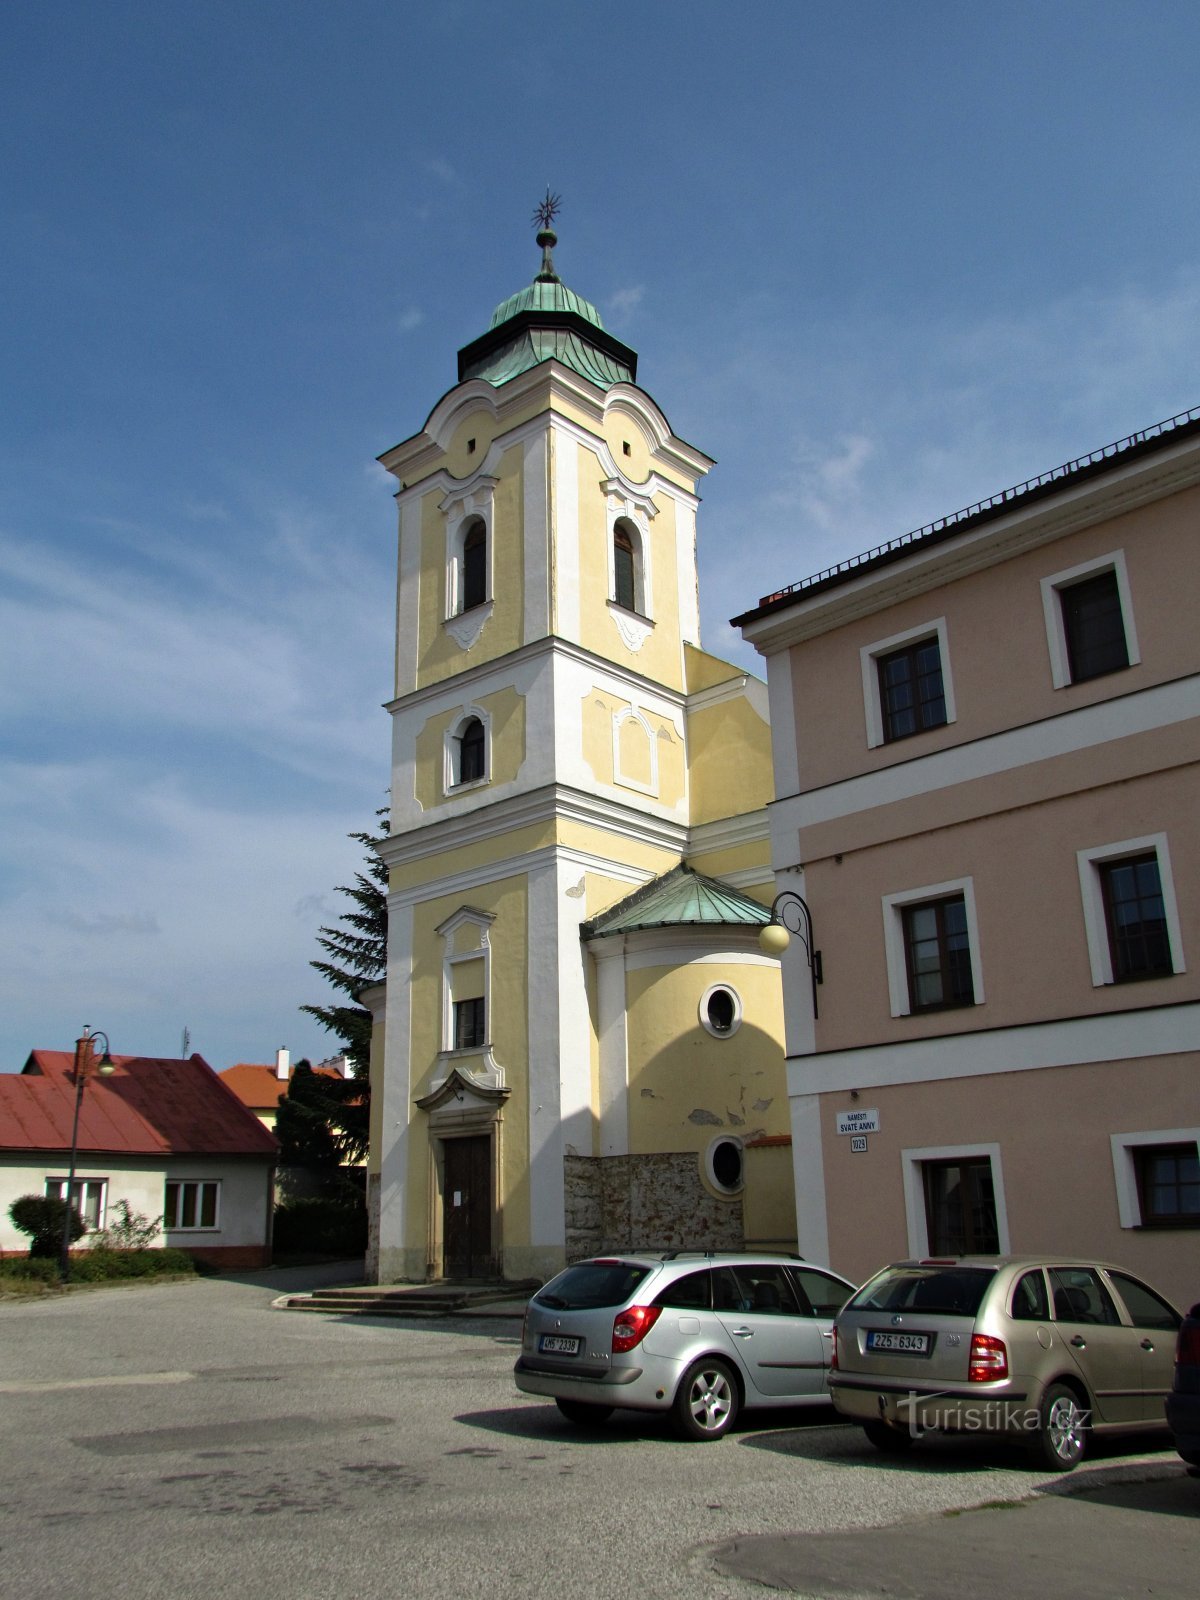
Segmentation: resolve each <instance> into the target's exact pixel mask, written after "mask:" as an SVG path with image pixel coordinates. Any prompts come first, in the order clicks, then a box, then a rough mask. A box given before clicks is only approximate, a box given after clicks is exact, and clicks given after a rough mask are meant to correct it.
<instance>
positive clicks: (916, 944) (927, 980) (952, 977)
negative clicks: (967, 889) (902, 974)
mask: <svg viewBox="0 0 1200 1600" xmlns="http://www.w3.org/2000/svg"><path fill="white" fill-rule="evenodd" d="M901 918H902V920H903V925H904V955H905V962H906V965H907V969H908V999H909V1010H910V1011H941V1010H946V1009H948V1008H949V1007H951V1006H972V1005H974V1004H975V987H974V982H973V979H972V974H971V944H970V938H969V935H968V931H967V908H966V902H965V899H964V897H963V896H962V895H955V896H954V897H953V898H950V899H946V900H933V901H927V902H926V903H924V904H917V905H907V906H904V907H902V909H901Z"/></svg>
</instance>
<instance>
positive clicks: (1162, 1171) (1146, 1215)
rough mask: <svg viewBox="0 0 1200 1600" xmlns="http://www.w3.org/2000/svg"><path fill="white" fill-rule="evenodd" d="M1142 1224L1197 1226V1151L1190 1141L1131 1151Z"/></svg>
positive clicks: (1199, 1171) (1199, 1161)
mask: <svg viewBox="0 0 1200 1600" xmlns="http://www.w3.org/2000/svg"><path fill="white" fill-rule="evenodd" d="M1133 1159H1134V1167H1135V1169H1136V1172H1137V1186H1138V1199H1139V1201H1140V1203H1141V1214H1142V1226H1143V1227H1154V1226H1156V1225H1157V1226H1168V1227H1171V1226H1179V1225H1181V1224H1182V1225H1184V1226H1189V1225H1190V1226H1191V1227H1193V1228H1195V1227H1200V1154H1197V1150H1196V1146H1195V1145H1194V1144H1168V1145H1152V1144H1149V1145H1139V1146H1137V1147H1136V1149H1135V1150H1134V1158H1133Z"/></svg>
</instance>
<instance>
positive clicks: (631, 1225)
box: [564, 1152, 744, 1261]
mask: <svg viewBox="0 0 1200 1600" xmlns="http://www.w3.org/2000/svg"><path fill="white" fill-rule="evenodd" d="M564 1182H565V1185H566V1218H567V1240H566V1246H567V1260H568V1261H578V1260H580V1259H581V1258H582V1257H584V1256H590V1255H599V1254H603V1253H604V1252H606V1251H610V1250H683V1249H688V1250H740V1249H741V1248H742V1245H743V1238H744V1233H743V1225H742V1203H741V1200H740V1198H734V1199H729V1200H725V1199H718V1198H717V1197H716V1196H715V1195H714V1194H712V1193H711V1191H710V1190H709V1189H707V1188H706V1187H705V1185H704V1183H703V1181H702V1180H701V1177H700V1163H699V1161H698V1160H697V1158H696V1156H695V1155H694V1154H692V1153H689V1152H681V1153H678V1154H667V1155H644V1156H599V1157H592V1156H567V1158H566V1161H565V1172H564Z"/></svg>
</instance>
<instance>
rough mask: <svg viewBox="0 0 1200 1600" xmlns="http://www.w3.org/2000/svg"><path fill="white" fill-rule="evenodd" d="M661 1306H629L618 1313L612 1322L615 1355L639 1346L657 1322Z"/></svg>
mask: <svg viewBox="0 0 1200 1600" xmlns="http://www.w3.org/2000/svg"><path fill="white" fill-rule="evenodd" d="M661 1311H662V1307H661V1306H629V1307H627V1309H626V1310H624V1311H618V1312H617V1315H616V1318H615V1320H614V1322H613V1336H612V1347H613V1351H614V1353H615V1354H618V1355H619V1354H620V1353H621V1351H623V1350H632V1349H633V1347H634V1345H637V1344H641V1342H642V1340H643V1339H644V1338H645V1337H646V1335H647V1334H648V1333H649V1332H650V1329H651V1328H652V1327H653V1326H654V1324H655V1323H656V1322H657V1321H658V1318H659V1314H660V1312H661Z"/></svg>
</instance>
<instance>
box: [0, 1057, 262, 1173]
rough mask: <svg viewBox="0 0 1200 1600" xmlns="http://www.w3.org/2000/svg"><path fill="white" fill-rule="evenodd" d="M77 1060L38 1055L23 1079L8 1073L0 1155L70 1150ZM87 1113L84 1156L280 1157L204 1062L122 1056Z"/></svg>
mask: <svg viewBox="0 0 1200 1600" xmlns="http://www.w3.org/2000/svg"><path fill="white" fill-rule="evenodd" d="M74 1060H75V1057H74V1053H73V1052H72V1051H69V1050H34V1051H33V1052H32V1053H31V1055H30V1057H29V1060H28V1061H27V1062H26V1063H25V1067H24V1069H23V1071H21V1072H19V1073H12V1072H2V1073H0V1151H4V1150H66V1149H69V1148H70V1143H71V1120H72V1117H73V1115H74V1110H75V1084H74V1081H73V1079H72V1076H71V1068H72V1066H73V1065H74ZM113 1060H114V1061H115V1063H116V1066H117V1070H116V1072H115V1073H114V1074H113V1076H112V1077H110V1078H101V1077H99V1076H93V1077H92V1078H91V1079H90V1080H89V1082H88V1084H87V1087H86V1088H85V1089H84V1091H83V1098H82V1100H81V1102H80V1107H79V1139H78V1147H79V1150H80V1151H81V1152H83V1151H87V1152H89V1153H92V1152H97V1153H98V1152H105V1153H109V1154H124V1155H164V1154H169V1153H174V1154H177V1155H246V1156H262V1157H273V1156H274V1155H275V1154H276V1151H277V1149H278V1147H277V1145H276V1143H275V1139H274V1136H273V1135H272V1134H271V1133H270V1132H269V1131H268V1130H267V1129H266V1128H264V1127H263V1125H262V1123H261V1122H260V1121H259V1120H258V1118H257V1117H256V1116H254V1115H253V1113H252V1112H250V1111H248V1110H247V1109H246V1107H245V1106H244V1105H243V1104H242V1103H241V1101H240V1100H239V1099H238V1097H237V1096H236V1095H235V1094H234V1093H233V1092H232V1091H231V1090H230V1089H228V1088H227V1087H226V1085H225V1084H223V1083H222V1082H221V1080H220V1078H219V1077H218V1076H217V1074H216V1073H215V1072H214V1071H213V1069H212V1068H211V1067H210V1066H209V1064H208V1062H207V1061H205V1060H204V1058H203V1056H198V1055H193V1056H191V1057H190V1058H189V1059H188V1060H186V1061H180V1060H172V1059H170V1058H164V1057H161V1056H114V1057H113Z"/></svg>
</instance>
